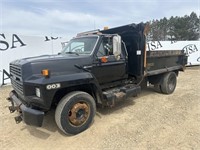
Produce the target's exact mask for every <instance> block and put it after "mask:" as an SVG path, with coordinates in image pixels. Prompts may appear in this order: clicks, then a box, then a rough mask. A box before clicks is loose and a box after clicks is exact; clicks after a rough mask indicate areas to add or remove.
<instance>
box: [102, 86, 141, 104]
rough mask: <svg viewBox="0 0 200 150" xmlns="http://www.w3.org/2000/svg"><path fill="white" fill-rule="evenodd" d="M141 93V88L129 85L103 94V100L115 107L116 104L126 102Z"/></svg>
mask: <svg viewBox="0 0 200 150" xmlns="http://www.w3.org/2000/svg"><path fill="white" fill-rule="evenodd" d="M140 92H141V87H140V86H138V85H135V84H128V85H125V86H122V87H116V88H113V89H109V90H106V91H104V92H103V98H104V100H105V101H106V105H108V106H111V107H112V106H114V105H115V102H117V101H120V100H125V99H127V98H128V97H131V96H137V94H139V93H140Z"/></svg>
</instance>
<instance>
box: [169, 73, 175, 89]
mask: <svg viewBox="0 0 200 150" xmlns="http://www.w3.org/2000/svg"><path fill="white" fill-rule="evenodd" d="M175 84H176V81H175V77H173V76H171V77H170V78H169V80H168V85H169V89H170V91H173V90H174V87H175Z"/></svg>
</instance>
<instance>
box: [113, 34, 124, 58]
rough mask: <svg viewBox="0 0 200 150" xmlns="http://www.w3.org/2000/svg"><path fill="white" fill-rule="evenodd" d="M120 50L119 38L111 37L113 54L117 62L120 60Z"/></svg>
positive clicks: (117, 36)
mask: <svg viewBox="0 0 200 150" xmlns="http://www.w3.org/2000/svg"><path fill="white" fill-rule="evenodd" d="M121 52H122V49H121V36H119V35H115V36H113V54H114V56H115V58H116V59H117V60H119V59H120V55H121Z"/></svg>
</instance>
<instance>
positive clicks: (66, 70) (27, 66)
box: [11, 54, 92, 79]
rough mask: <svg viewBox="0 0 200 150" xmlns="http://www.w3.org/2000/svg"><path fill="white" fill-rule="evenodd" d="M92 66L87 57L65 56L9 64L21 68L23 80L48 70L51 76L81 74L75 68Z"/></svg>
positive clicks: (47, 56) (38, 57) (44, 57)
mask: <svg viewBox="0 0 200 150" xmlns="http://www.w3.org/2000/svg"><path fill="white" fill-rule="evenodd" d="M91 64H92V57H91V56H89V55H79V56H77V55H76V54H67V55H42V56H37V57H29V58H23V59H19V60H15V61H13V62H11V65H15V66H18V67H20V68H21V71H22V72H21V73H22V77H23V79H26V78H30V77H33V76H38V75H39V76H40V75H41V71H42V70H43V69H48V70H49V71H50V74H51V75H62V74H63V75H64V74H65V75H66V74H74V73H78V72H82V71H83V70H82V69H80V68H78V67H76V66H81V67H84V66H88V65H91Z"/></svg>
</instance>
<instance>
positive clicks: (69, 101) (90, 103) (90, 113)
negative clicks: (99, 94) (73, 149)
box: [55, 91, 96, 134]
mask: <svg viewBox="0 0 200 150" xmlns="http://www.w3.org/2000/svg"><path fill="white" fill-rule="evenodd" d="M95 112H96V106H95V101H94V99H93V97H92V96H91V95H89V94H88V93H86V92H80V91H75V92H71V93H69V94H67V95H66V96H65V97H63V98H62V99H61V101H60V102H59V104H58V106H57V108H56V112H55V120H56V124H57V126H58V127H59V128H60V129H61V130H62V131H63V132H64V133H65V134H78V133H80V132H82V131H84V130H86V129H87V128H88V127H89V126H90V125H91V123H92V121H93V119H94V116H95Z"/></svg>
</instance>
